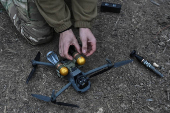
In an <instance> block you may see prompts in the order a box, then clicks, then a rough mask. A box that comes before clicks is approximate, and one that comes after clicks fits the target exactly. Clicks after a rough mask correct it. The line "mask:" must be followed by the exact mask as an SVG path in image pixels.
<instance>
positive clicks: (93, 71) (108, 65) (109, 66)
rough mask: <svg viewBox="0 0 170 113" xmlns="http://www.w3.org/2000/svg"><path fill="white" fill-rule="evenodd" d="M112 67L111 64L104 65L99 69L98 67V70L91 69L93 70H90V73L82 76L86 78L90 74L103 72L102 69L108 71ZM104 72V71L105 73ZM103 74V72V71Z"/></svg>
mask: <svg viewBox="0 0 170 113" xmlns="http://www.w3.org/2000/svg"><path fill="white" fill-rule="evenodd" d="M112 67H113V65H112V64H110V63H109V64H105V65H103V66H100V67H98V68H95V69H93V70H90V71H88V72H86V73H84V75H85V76H87V75H89V74H92V73H95V72H100V71H103V70H104V69H107V70H108V69H110V68H112ZM107 70H106V71H107ZM104 72H105V71H104Z"/></svg>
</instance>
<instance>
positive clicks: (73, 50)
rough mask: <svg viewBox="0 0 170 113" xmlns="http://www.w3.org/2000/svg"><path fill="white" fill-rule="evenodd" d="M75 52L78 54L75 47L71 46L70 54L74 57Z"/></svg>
mask: <svg viewBox="0 0 170 113" xmlns="http://www.w3.org/2000/svg"><path fill="white" fill-rule="evenodd" d="M74 52H76V49H75V47H74V45H70V47H69V51H68V53H69V54H70V55H71V56H72V55H73V53H74Z"/></svg>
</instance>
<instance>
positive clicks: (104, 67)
mask: <svg viewBox="0 0 170 113" xmlns="http://www.w3.org/2000/svg"><path fill="white" fill-rule="evenodd" d="M106 61H107V62H108V64H106V65H104V66H101V67H99V68H97V69H94V70H91V72H87V73H86V74H87V75H88V74H91V73H94V74H92V75H91V76H90V77H89V78H92V77H94V76H96V75H99V74H102V73H103V72H106V71H108V70H110V69H111V68H113V67H114V68H116V67H120V66H123V65H126V64H128V63H131V62H132V61H133V60H125V61H121V62H116V63H114V65H113V64H112V63H111V61H110V60H108V59H106ZM95 72H96V73H95Z"/></svg>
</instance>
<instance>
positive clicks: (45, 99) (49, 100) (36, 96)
mask: <svg viewBox="0 0 170 113" xmlns="http://www.w3.org/2000/svg"><path fill="white" fill-rule="evenodd" d="M31 95H32V96H33V97H35V98H37V99H39V100H43V101H45V102H52V103H53V104H57V105H63V106H70V107H79V106H77V105H74V104H69V103H64V102H56V99H55V101H52V100H53V99H52V98H53V97H54V96H55V92H54V90H53V92H52V96H51V98H50V97H48V96H43V95H37V94H31Z"/></svg>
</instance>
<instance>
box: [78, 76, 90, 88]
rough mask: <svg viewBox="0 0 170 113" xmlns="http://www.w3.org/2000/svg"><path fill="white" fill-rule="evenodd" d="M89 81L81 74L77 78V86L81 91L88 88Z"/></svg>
mask: <svg viewBox="0 0 170 113" xmlns="http://www.w3.org/2000/svg"><path fill="white" fill-rule="evenodd" d="M88 81H89V79H87V77H86V76H84V75H82V74H80V75H77V76H76V77H75V82H76V85H77V86H78V87H79V88H80V89H83V88H85V87H86V86H88Z"/></svg>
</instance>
